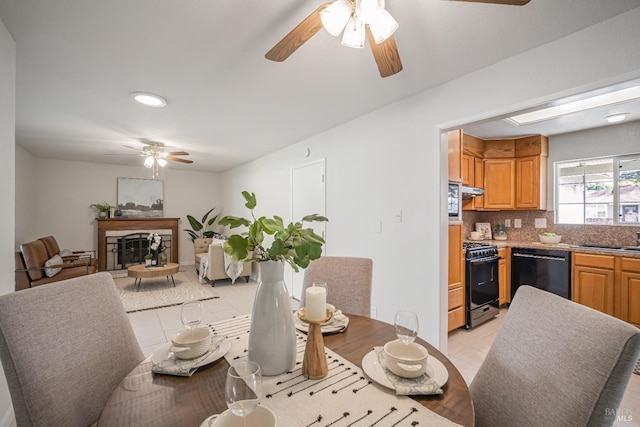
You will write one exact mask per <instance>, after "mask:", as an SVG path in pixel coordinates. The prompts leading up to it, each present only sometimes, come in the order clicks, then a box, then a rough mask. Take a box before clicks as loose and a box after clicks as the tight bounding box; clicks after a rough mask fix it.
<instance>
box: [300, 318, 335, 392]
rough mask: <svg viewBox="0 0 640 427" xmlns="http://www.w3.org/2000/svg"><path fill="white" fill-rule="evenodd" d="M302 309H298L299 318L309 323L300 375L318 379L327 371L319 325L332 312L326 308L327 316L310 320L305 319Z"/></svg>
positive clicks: (325, 320)
mask: <svg viewBox="0 0 640 427" xmlns="http://www.w3.org/2000/svg"><path fill="white" fill-rule="evenodd" d="M305 315H306V312H305V310H304V309H301V310H300V311H299V316H300V319H301V320H302V321H304V322H306V323H308V324H309V331H308V332H307V345H306V347H305V348H304V358H303V359H302V375H304V376H305V377H307V378H309V379H311V380H319V379H321V378H324V377H326V376H327V374H328V373H329V367H328V366H327V354H326V353H325V351H324V339H323V338H322V329H321V327H320V325H321V324H322V323H325V322H327V321H329V320H330V319H331V317H332V316H333V313H332V312H331V311H330V310H327V317H326V318H325V319H322V320H315V321H310V320H308V319H306V316H305Z"/></svg>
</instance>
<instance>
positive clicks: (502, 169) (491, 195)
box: [483, 159, 516, 209]
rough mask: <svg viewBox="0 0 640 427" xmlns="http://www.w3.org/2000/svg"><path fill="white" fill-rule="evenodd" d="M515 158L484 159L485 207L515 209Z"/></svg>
mask: <svg viewBox="0 0 640 427" xmlns="http://www.w3.org/2000/svg"><path fill="white" fill-rule="evenodd" d="M515 174H516V163H515V159H485V160H484V200H483V208H484V209H514V208H515V204H516V194H515V190H516V184H515Z"/></svg>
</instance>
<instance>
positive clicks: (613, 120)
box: [607, 113, 629, 123]
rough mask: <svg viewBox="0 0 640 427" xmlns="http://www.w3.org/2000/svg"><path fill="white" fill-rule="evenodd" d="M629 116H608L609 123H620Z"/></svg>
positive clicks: (620, 114) (622, 114) (623, 114)
mask: <svg viewBox="0 0 640 427" xmlns="http://www.w3.org/2000/svg"><path fill="white" fill-rule="evenodd" d="M628 115H629V113H618V114H612V115H610V116H607V121H608V122H609V123H618V122H621V121H623V120H624V119H626V118H627V116H628Z"/></svg>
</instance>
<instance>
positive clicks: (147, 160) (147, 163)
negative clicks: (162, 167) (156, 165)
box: [144, 156, 155, 168]
mask: <svg viewBox="0 0 640 427" xmlns="http://www.w3.org/2000/svg"><path fill="white" fill-rule="evenodd" d="M154 161H155V160H154V159H153V156H147V157H145V159H144V167H145V168H150V167H152V166H153V162H154Z"/></svg>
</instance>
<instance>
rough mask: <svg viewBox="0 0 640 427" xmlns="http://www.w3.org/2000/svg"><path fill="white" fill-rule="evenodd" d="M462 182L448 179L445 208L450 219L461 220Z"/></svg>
mask: <svg viewBox="0 0 640 427" xmlns="http://www.w3.org/2000/svg"><path fill="white" fill-rule="evenodd" d="M461 187H462V184H460V183H459V182H454V181H449V193H448V197H447V208H448V211H449V220H450V221H460V220H462V190H461Z"/></svg>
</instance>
